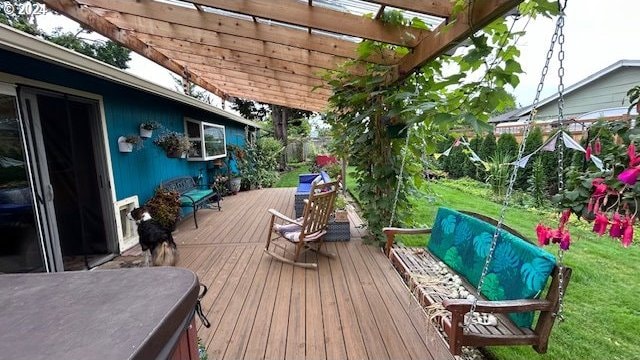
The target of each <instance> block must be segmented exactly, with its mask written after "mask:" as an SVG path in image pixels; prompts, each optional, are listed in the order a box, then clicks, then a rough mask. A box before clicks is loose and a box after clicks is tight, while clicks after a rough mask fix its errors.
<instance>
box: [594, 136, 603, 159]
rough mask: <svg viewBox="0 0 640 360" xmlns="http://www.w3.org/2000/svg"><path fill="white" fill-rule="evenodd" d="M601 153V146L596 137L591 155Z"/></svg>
mask: <svg viewBox="0 0 640 360" xmlns="http://www.w3.org/2000/svg"><path fill="white" fill-rule="evenodd" d="M601 151H602V144H601V143H600V138H599V137H597V138H596V141H595V142H594V143H593V153H594V154H596V155H600V152H601Z"/></svg>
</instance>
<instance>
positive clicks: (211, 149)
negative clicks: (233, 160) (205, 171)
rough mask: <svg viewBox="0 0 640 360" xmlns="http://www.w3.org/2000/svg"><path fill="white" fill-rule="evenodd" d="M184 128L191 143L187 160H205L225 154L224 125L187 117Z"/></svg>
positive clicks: (221, 156)
mask: <svg viewBox="0 0 640 360" xmlns="http://www.w3.org/2000/svg"><path fill="white" fill-rule="evenodd" d="M184 130H185V134H187V136H188V137H189V140H190V141H191V145H192V149H191V151H190V152H189V156H188V157H187V159H188V160H190V161H206V160H214V159H218V158H223V157H225V156H227V139H226V137H225V128H224V126H222V125H216V124H212V123H208V122H204V121H199V120H193V119H188V118H187V119H184Z"/></svg>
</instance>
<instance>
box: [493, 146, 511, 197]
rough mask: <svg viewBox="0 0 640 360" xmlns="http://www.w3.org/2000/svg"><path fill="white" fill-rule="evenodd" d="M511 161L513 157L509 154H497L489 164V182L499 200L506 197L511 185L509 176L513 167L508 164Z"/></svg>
mask: <svg viewBox="0 0 640 360" xmlns="http://www.w3.org/2000/svg"><path fill="white" fill-rule="evenodd" d="M511 160H512V156H511V155H510V154H509V153H502V152H496V154H495V155H494V156H492V157H490V158H489V161H488V162H487V167H488V171H487V172H488V174H489V176H488V177H487V182H488V183H489V184H491V190H493V194H494V195H495V196H497V197H498V198H502V197H503V196H504V194H505V193H506V190H507V186H508V185H509V175H510V174H511V169H512V167H511V166H510V165H507V163H509V162H510V161H511Z"/></svg>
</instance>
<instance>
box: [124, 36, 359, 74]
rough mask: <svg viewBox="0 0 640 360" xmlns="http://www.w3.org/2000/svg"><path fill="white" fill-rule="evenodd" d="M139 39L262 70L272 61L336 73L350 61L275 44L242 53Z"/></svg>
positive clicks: (166, 39) (160, 39)
mask: <svg viewBox="0 0 640 360" xmlns="http://www.w3.org/2000/svg"><path fill="white" fill-rule="evenodd" d="M136 37H137V38H139V39H140V40H142V41H143V42H144V43H145V44H147V45H149V46H152V47H155V48H163V49H171V50H174V51H180V52H185V53H188V54H196V55H203V56H212V55H215V56H216V57H217V58H221V59H223V60H227V61H228V59H233V61H236V59H242V60H244V61H246V62H247V63H255V64H258V65H260V66H263V65H268V64H270V63H271V62H272V61H277V60H281V61H287V62H291V63H292V64H300V65H309V66H313V67H317V68H321V69H327V70H329V69H335V68H336V67H338V66H339V65H340V64H342V63H344V62H345V61H347V59H346V58H341V57H337V56H331V55H327V54H323V53H317V52H309V51H305V50H292V51H289V49H282V48H279V46H282V45H274V44H262V46H260V47H255V48H247V47H246V46H242V45H238V46H234V47H235V48H236V49H242V50H230V49H228V48H224V47H217V46H210V45H205V44H198V43H193V42H189V41H184V40H178V39H172V38H169V37H162V36H156V35H149V34H139V33H136Z"/></svg>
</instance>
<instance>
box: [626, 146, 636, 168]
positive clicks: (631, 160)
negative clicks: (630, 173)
mask: <svg viewBox="0 0 640 360" xmlns="http://www.w3.org/2000/svg"><path fill="white" fill-rule="evenodd" d="M627 156H629V166H633V163H634V162H635V161H636V146H635V145H634V144H633V143H631V144H629V147H627Z"/></svg>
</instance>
